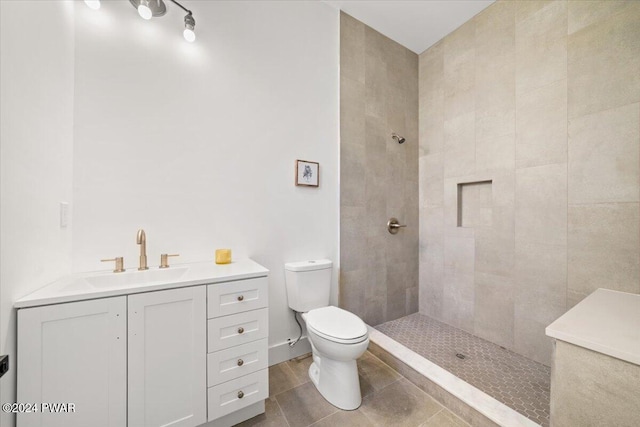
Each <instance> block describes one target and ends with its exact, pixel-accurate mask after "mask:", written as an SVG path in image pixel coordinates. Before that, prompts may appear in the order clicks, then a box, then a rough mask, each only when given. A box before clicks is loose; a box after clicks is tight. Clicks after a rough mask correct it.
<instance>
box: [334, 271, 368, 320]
mask: <svg viewBox="0 0 640 427" xmlns="http://www.w3.org/2000/svg"><path fill="white" fill-rule="evenodd" d="M367 279H368V277H367V270H366V269H359V270H352V271H343V270H340V293H339V306H340V307H342V308H344V309H345V310H348V311H350V312H352V313H354V314H355V315H356V316H360V317H363V316H364V315H365V292H364V289H365V288H366V286H367V282H366V281H367Z"/></svg>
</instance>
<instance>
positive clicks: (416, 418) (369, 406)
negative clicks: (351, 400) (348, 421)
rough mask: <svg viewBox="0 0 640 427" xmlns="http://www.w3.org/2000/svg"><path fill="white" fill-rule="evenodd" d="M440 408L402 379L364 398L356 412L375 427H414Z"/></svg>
mask: <svg viewBox="0 0 640 427" xmlns="http://www.w3.org/2000/svg"><path fill="white" fill-rule="evenodd" d="M441 409H442V406H441V405H440V404H439V403H438V402H436V401H435V400H434V399H432V398H431V397H430V396H429V395H428V394H426V393H425V392H423V391H422V390H420V389H419V388H418V387H416V386H415V385H413V384H412V383H410V382H409V381H408V380H407V379H405V378H402V379H400V380H398V381H396V382H394V383H392V384H391V385H388V386H387V387H385V388H383V389H382V390H379V391H377V392H375V393H373V394H371V395H370V396H367V397H365V398H364V400H363V402H362V406H361V407H360V410H361V411H362V412H363V413H364V414H365V415H366V416H367V417H368V418H369V419H371V421H372V422H373V425H376V426H380V427H383V426H394V427H402V426H406V427H415V426H418V425H420V424H421V423H422V422H424V421H426V420H428V419H429V418H430V417H432V416H433V415H435V414H436V413H437V412H439V411H440V410H441Z"/></svg>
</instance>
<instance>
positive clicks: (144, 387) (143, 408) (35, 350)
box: [15, 260, 269, 427]
mask: <svg viewBox="0 0 640 427" xmlns="http://www.w3.org/2000/svg"><path fill="white" fill-rule="evenodd" d="M181 268H182V270H183V271H184V272H186V273H184V272H183V274H182V276H181V277H180V281H174V282H166V283H162V282H160V281H158V280H156V281H154V282H151V283H150V284H144V283H143V284H142V285H137V286H130V285H129V282H128V280H133V279H134V278H135V277H136V274H138V273H137V272H126V273H120V274H122V275H121V276H118V277H115V278H114V281H113V283H115V285H114V287H113V288H108V287H104V286H103V287H102V288H99V287H96V286H95V285H92V286H88V285H86V283H89V284H91V282H90V281H87V280H85V281H83V280H84V279H83V277H79V276H78V277H76V276H74V277H71V278H64V279H61V280H60V281H59V282H57V283H53V284H52V285H49V286H47V287H45V288H43V289H41V290H40V291H37V292H35V293H34V294H31V295H28V296H26V297H24V298H22V299H21V300H18V301H17V302H16V304H15V306H16V308H18V309H19V310H18V354H17V356H18V357H17V358H18V361H17V376H18V387H17V391H18V394H17V401H18V402H22V403H38V404H40V403H72V404H74V407H73V409H74V412H71V407H69V408H67V409H68V410H69V411H70V412H68V413H62V414H61V413H49V412H46V411H45V412H43V411H42V410H41V407H39V408H38V409H40V411H38V412H35V413H21V414H18V417H17V422H18V423H17V425H18V426H19V427H58V426H60V427H63V426H64V427H86V426H92V427H160V426H167V427H169V426H171V427H196V426H203V427H228V426H231V425H234V424H237V423H239V422H242V421H244V420H246V419H248V418H251V417H253V416H255V415H258V414H260V413H263V412H264V399H266V398H267V397H268V395H269V389H268V387H269V385H268V383H269V381H268V343H267V341H268V308H267V307H268V297H267V296H268V285H267V283H268V281H267V274H268V270H266V269H265V268H264V267H262V266H260V265H258V264H256V263H255V262H253V261H251V260H242V261H239V262H234V263H232V264H229V265H225V266H218V265H215V264H213V263H211V262H209V263H198V264H189V265H185V266H184V267H181ZM156 271H158V270H156ZM163 273H165V272H163ZM169 273H170V272H169ZM110 274H112V273H110ZM125 274H127V275H129V276H128V277H125V276H124V275H125ZM143 274H144V273H143ZM143 274H141V275H140V277H145V276H143ZM166 276H167V277H173V276H171V275H170V274H167V275H166ZM92 277H93V276H89V278H90V279H91V278H92ZM123 278H124V279H127V280H124V279H123ZM129 278H131V279H129ZM100 279H102V276H100ZM108 279H109V277H105V279H104V280H102V281H101V282H100V283H107V284H109V283H111V282H110V281H109V280H108ZM85 282H86V283H85ZM93 283H98V282H97V281H94V282H93ZM122 283H124V284H125V285H126V287H125V285H122ZM70 284H72V285H73V286H70ZM82 286H84V287H85V288H84V290H82V291H77V289H81V287H82ZM118 286H121V287H118ZM88 298H92V299H88Z"/></svg>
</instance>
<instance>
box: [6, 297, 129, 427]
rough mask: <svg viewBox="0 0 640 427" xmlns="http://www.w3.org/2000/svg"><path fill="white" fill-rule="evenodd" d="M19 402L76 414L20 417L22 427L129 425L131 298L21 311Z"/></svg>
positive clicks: (44, 412)
mask: <svg viewBox="0 0 640 427" xmlns="http://www.w3.org/2000/svg"><path fill="white" fill-rule="evenodd" d="M17 401H18V402H21V403H29V404H34V403H35V404H40V403H44V402H46V403H73V404H74V405H75V408H74V409H75V412H67V413H51V412H48V411H42V408H38V412H32V413H18V415H17V417H18V418H17V422H18V424H17V425H18V426H20V427H58V426H60V427H75V426H77V427H86V426H93V427H123V426H126V423H127V297H125V296H121V297H115V298H103V299H97V300H90V301H80V302H72V303H67V304H56V305H46V306H42V307H34V308H27V309H22V310H19V311H18V400H17Z"/></svg>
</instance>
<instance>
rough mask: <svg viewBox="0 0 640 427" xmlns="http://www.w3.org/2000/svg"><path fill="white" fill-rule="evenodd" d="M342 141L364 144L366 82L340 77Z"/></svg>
mask: <svg viewBox="0 0 640 427" xmlns="http://www.w3.org/2000/svg"><path fill="white" fill-rule="evenodd" d="M340 102H341V105H342V104H343V105H344V108H340V141H341V143H344V144H355V145H364V142H365V139H364V126H365V116H364V83H362V82H358V81H356V80H353V79H350V78H348V77H345V76H341V77H340Z"/></svg>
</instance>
